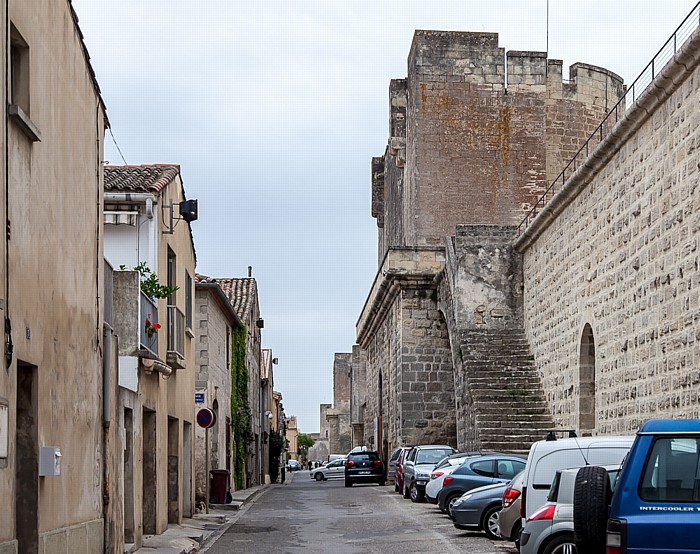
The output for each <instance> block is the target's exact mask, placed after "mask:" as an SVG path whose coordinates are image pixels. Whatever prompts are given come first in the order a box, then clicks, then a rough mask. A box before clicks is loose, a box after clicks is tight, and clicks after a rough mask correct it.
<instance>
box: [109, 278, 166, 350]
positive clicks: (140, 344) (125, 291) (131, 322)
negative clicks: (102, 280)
mask: <svg viewBox="0 0 700 554" xmlns="http://www.w3.org/2000/svg"><path fill="white" fill-rule="evenodd" d="M140 280H141V279H140V276H139V274H138V272H136V271H115V272H114V273H113V296H114V301H113V312H112V319H113V321H114V324H113V327H114V331H115V333H116V334H117V335H119V356H134V357H139V358H152V359H158V333H153V335H152V336H150V337H149V336H148V333H147V332H146V319H147V318H148V320H149V321H150V322H151V325H155V324H156V323H158V306H157V305H156V304H155V303H153V302H152V301H151V300H150V299H149V298H148V297H147V296H146V295H145V294H143V293H142V292H141V285H140ZM161 332H163V329H161Z"/></svg>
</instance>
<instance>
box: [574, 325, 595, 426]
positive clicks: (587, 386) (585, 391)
mask: <svg viewBox="0 0 700 554" xmlns="http://www.w3.org/2000/svg"><path fill="white" fill-rule="evenodd" d="M578 390H579V398H578V427H579V431H580V433H581V435H591V434H593V432H594V431H595V424H596V421H595V419H596V418H595V340H594V339H593V329H592V328H591V326H590V324H588V323H586V326H585V327H584V328H583V333H582V335H581V350H580V358H579V372H578Z"/></svg>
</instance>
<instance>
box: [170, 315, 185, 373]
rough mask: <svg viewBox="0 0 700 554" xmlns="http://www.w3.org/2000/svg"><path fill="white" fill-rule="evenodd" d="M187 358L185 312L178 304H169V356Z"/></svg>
mask: <svg viewBox="0 0 700 554" xmlns="http://www.w3.org/2000/svg"><path fill="white" fill-rule="evenodd" d="M171 353H172V354H177V356H178V357H179V358H181V359H182V360H184V358H185V314H183V313H182V311H181V310H180V309H179V308H178V307H177V306H168V357H171V356H170V355H171Z"/></svg>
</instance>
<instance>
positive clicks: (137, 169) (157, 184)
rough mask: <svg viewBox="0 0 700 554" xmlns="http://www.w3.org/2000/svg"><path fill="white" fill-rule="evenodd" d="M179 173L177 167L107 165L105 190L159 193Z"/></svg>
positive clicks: (178, 167)
mask: <svg viewBox="0 0 700 554" xmlns="http://www.w3.org/2000/svg"><path fill="white" fill-rule="evenodd" d="M179 173H180V166H179V165H173V164H171V165H161V164H152V165H107V166H105V190H106V191H109V192H152V193H155V194H158V193H160V191H161V190H163V189H164V188H165V187H166V186H167V185H168V184H169V183H171V182H172V181H173V179H175V177H177V176H178V174H179Z"/></svg>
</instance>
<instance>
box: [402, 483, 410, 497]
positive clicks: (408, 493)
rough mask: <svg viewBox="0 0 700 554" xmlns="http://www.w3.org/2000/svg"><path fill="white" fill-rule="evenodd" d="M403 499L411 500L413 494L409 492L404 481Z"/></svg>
mask: <svg viewBox="0 0 700 554" xmlns="http://www.w3.org/2000/svg"><path fill="white" fill-rule="evenodd" d="M403 497H404V498H411V492H410V491H409V490H408V488H407V487H406V482H405V481H404V483H403Z"/></svg>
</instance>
